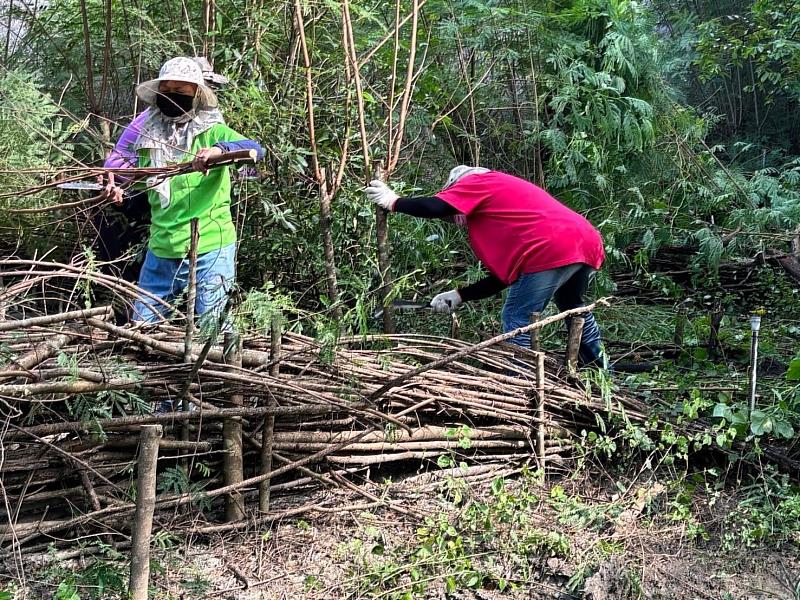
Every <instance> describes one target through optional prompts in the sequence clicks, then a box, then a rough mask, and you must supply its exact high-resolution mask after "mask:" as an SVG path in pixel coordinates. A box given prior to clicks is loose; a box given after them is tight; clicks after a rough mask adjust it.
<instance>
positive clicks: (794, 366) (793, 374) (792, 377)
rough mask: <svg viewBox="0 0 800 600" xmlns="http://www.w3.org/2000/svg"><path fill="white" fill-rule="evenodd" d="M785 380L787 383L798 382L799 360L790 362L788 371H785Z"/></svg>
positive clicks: (799, 379) (799, 375) (799, 374)
mask: <svg viewBox="0 0 800 600" xmlns="http://www.w3.org/2000/svg"><path fill="white" fill-rule="evenodd" d="M786 379H787V380H788V381H800V358H794V359H792V360H791V362H790V363H789V369H788V370H787V371H786Z"/></svg>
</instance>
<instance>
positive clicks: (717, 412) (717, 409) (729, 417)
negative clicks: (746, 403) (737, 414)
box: [712, 402, 733, 422]
mask: <svg viewBox="0 0 800 600" xmlns="http://www.w3.org/2000/svg"><path fill="white" fill-rule="evenodd" d="M712 415H713V416H715V417H718V418H720V419H725V420H726V421H728V422H731V421H733V411H732V410H731V407H730V406H728V405H727V404H723V403H722V402H719V403H718V404H717V405H716V406H714V412H713V413H712Z"/></svg>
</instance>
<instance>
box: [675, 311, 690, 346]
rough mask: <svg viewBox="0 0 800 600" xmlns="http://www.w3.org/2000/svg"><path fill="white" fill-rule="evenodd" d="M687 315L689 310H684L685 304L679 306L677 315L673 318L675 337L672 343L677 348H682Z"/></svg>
mask: <svg viewBox="0 0 800 600" xmlns="http://www.w3.org/2000/svg"><path fill="white" fill-rule="evenodd" d="M688 314H689V309H688V308H686V305H685V304H681V305H680V306H679V307H678V314H677V315H676V316H675V337H674V338H673V342H674V343H675V345H676V346H678V348H680V347H681V346H683V335H684V332H685V331H686V321H687V315H688Z"/></svg>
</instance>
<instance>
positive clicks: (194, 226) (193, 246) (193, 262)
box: [181, 217, 200, 473]
mask: <svg viewBox="0 0 800 600" xmlns="http://www.w3.org/2000/svg"><path fill="white" fill-rule="evenodd" d="M190 229H191V233H190V239H189V277H188V279H189V281H188V283H187V294H186V334H185V335H184V338H183V362H184V363H186V364H191V362H192V337H193V335H194V304H195V300H196V298H197V247H198V246H199V245H200V225H199V221H198V219H197V218H196V217H195V218H194V219H192V220H191V221H190ZM182 396H183V398H181V410H182V411H183V412H189V397H188V394H182ZM181 440H182V441H183V442H188V441H189V422H188V421H186V422H185V423H184V424H183V428H182V429H181ZM181 464H182V466H183V468H184V470H185V471H186V472H187V473H188V472H189V462H188V460H185V459H184V460H183V461H181Z"/></svg>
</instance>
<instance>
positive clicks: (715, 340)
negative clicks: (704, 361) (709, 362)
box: [708, 302, 722, 358]
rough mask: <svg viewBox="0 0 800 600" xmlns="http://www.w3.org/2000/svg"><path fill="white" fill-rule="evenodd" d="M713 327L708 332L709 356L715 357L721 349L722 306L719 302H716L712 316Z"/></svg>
mask: <svg viewBox="0 0 800 600" xmlns="http://www.w3.org/2000/svg"><path fill="white" fill-rule="evenodd" d="M710 323H711V327H710V329H709V332H708V357H709V358H714V357H715V356H716V355H717V350H718V349H719V328H720V325H722V306H721V305H720V304H719V302H716V303H715V304H714V308H713V310H712V311H711V318H710Z"/></svg>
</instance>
